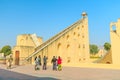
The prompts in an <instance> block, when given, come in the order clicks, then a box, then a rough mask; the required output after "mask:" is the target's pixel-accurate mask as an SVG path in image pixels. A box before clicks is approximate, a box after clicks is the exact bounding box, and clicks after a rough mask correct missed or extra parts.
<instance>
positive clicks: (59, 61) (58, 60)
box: [57, 56, 62, 71]
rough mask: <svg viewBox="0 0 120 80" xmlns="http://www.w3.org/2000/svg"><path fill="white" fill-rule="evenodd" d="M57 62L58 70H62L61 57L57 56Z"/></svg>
mask: <svg viewBox="0 0 120 80" xmlns="http://www.w3.org/2000/svg"><path fill="white" fill-rule="evenodd" d="M57 64H58V70H59V71H61V70H62V65H61V64H62V59H61V57H60V56H59V57H58V59H57Z"/></svg>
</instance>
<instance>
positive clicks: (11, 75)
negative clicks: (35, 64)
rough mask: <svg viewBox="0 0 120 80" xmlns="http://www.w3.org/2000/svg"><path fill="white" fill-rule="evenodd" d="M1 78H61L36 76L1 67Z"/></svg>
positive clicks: (53, 79) (16, 79)
mask: <svg viewBox="0 0 120 80" xmlns="http://www.w3.org/2000/svg"><path fill="white" fill-rule="evenodd" d="M0 80H60V79H56V78H52V77H35V76H30V75H26V74H21V73H17V72H12V71H8V70H3V69H0Z"/></svg>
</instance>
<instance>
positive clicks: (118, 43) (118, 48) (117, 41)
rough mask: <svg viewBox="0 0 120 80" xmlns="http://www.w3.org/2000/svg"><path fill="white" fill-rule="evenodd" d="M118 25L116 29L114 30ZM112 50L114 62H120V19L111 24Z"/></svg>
mask: <svg viewBox="0 0 120 80" xmlns="http://www.w3.org/2000/svg"><path fill="white" fill-rule="evenodd" d="M113 27H116V30H113ZM110 37H111V50H112V61H113V64H120V19H118V21H117V22H112V23H111V24H110Z"/></svg>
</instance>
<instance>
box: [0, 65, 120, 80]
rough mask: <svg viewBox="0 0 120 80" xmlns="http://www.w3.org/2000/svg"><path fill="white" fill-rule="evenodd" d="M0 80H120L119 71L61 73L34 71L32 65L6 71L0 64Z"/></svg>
mask: <svg viewBox="0 0 120 80" xmlns="http://www.w3.org/2000/svg"><path fill="white" fill-rule="evenodd" d="M0 80H120V70H119V69H103V68H87V67H86V68H85V67H63V70H62V71H52V67H51V66H48V69H47V70H39V71H34V66H33V65H25V66H13V68H12V69H6V66H5V65H3V64H0Z"/></svg>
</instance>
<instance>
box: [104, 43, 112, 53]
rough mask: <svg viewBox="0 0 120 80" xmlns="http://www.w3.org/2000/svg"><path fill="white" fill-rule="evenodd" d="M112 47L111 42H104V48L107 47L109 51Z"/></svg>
mask: <svg viewBox="0 0 120 80" xmlns="http://www.w3.org/2000/svg"><path fill="white" fill-rule="evenodd" d="M110 48H111V44H110V43H108V42H106V43H105V44H104V49H105V50H106V51H109V50H110Z"/></svg>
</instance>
